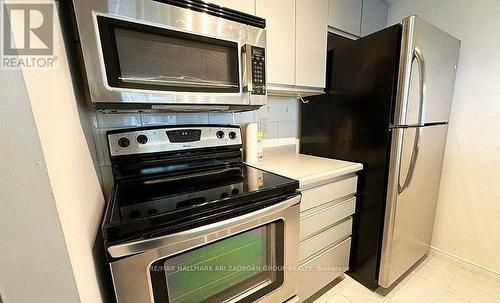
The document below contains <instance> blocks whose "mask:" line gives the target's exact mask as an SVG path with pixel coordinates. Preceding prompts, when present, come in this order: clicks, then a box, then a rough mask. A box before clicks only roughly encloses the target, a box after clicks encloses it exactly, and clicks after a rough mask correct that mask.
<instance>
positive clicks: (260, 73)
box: [250, 46, 266, 95]
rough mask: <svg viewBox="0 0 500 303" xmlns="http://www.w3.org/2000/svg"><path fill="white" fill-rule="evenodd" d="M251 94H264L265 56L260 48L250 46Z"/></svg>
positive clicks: (263, 50)
mask: <svg viewBox="0 0 500 303" xmlns="http://www.w3.org/2000/svg"><path fill="white" fill-rule="evenodd" d="M250 52H251V57H250V59H251V62H252V65H251V66H252V94H254V95H265V94H266V61H265V60H266V54H265V49H264V48H262V47H257V46H251V51H250Z"/></svg>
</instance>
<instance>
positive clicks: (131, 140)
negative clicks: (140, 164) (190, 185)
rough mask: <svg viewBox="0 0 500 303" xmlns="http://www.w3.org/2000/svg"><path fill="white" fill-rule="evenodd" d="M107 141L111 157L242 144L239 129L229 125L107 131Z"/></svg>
mask: <svg viewBox="0 0 500 303" xmlns="http://www.w3.org/2000/svg"><path fill="white" fill-rule="evenodd" d="M107 137H108V145H109V152H110V155H111V156H112V157H113V156H124V155H134V154H148V153H158V152H169V151H182V150H189V149H199V148H211V147H223V146H240V147H241V144H242V138H241V129H240V127H239V126H232V125H205V126H192V125H189V126H188V125H186V126H182V125H176V126H159V127H154V128H151V127H144V128H134V129H123V130H113V131H109V132H107Z"/></svg>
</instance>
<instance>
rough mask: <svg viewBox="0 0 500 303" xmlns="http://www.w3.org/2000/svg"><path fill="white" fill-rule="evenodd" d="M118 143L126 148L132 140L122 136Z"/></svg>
mask: <svg viewBox="0 0 500 303" xmlns="http://www.w3.org/2000/svg"><path fill="white" fill-rule="evenodd" d="M118 145H119V146H120V147H122V148H126V147H128V146H129V145H130V140H129V139H127V138H125V137H121V138H120V139H118Z"/></svg>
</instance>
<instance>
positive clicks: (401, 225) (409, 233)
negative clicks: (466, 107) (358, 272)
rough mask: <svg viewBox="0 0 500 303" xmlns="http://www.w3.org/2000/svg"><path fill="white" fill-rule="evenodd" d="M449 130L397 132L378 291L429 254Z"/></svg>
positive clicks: (401, 129) (431, 129)
mask: <svg viewBox="0 0 500 303" xmlns="http://www.w3.org/2000/svg"><path fill="white" fill-rule="evenodd" d="M447 129H448V125H446V124H442V125H435V126H425V127H410V128H396V129H393V130H392V131H393V137H392V149H391V161H390V172H389V181H388V192H387V204H386V215H385V222H384V235H383V242H382V255H381V263H380V272H379V285H380V286H382V287H389V286H390V285H391V284H392V283H394V282H395V281H396V280H397V279H398V278H399V277H401V275H402V274H404V273H405V272H406V271H407V270H408V269H410V268H411V267H412V266H413V265H414V264H415V263H416V262H417V261H418V260H419V259H421V258H422V257H423V256H425V255H426V254H427V253H428V251H429V245H430V241H431V237H432V229H433V226H434V215H435V210H436V203H437V198H438V192H439V183H440V178H441V167H442V164H443V155H444V149H445V144H446V133H447Z"/></svg>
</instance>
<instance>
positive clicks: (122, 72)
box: [73, 0, 266, 109]
mask: <svg viewBox="0 0 500 303" xmlns="http://www.w3.org/2000/svg"><path fill="white" fill-rule="evenodd" d="M73 1H74V7H75V13H76V17H77V18H76V19H77V24H78V30H79V36H80V39H81V48H82V53H83V59H84V65H85V70H86V75H87V79H88V84H89V90H90V98H91V101H92V102H94V103H96V107H97V108H103V109H105V108H106V107H109V108H114V107H118V108H127V104H128V105H129V106H133V105H132V104H136V107H137V104H144V106H143V107H139V108H144V109H150V108H153V106H152V105H153V104H158V105H161V106H157V107H156V108H153V109H162V108H165V109H168V105H171V106H172V109H175V105H188V104H190V105H202V104H203V105H238V106H248V105H262V104H265V101H266V98H265V97H266V96H265V95H259V94H253V93H249V92H248V86H249V85H248V82H249V81H250V86H251V84H252V83H251V81H252V78H251V77H250V76H249V75H250V74H251V70H248V73H247V69H251V68H252V65H249V60H247V58H248V57H249V54H246V53H245V52H246V49H247V48H248V47H247V45H251V46H253V47H259V48H262V49H264V48H265V43H266V36H265V30H264V29H260V28H257V27H253V26H249V25H247V24H243V23H239V22H235V21H231V20H226V19H223V18H218V17H215V16H212V15H209V14H205V13H201V12H197V11H194V10H190V9H186V8H181V7H177V6H173V5H168V4H166V3H162V2H161V1H153V0H120V1H119V2H117V3H116V4H112V3H111V2H109V1H101V0H73ZM247 65H248V66H247ZM116 103H121V105H120V106H118V105H116ZM113 104H115V105H114V106H113ZM221 109H223V107H221Z"/></svg>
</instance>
